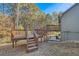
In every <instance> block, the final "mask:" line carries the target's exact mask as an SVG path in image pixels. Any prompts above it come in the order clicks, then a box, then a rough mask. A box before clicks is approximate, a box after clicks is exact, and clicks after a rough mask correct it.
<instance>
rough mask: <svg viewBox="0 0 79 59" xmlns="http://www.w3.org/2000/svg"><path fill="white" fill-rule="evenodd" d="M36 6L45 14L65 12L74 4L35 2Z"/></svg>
mask: <svg viewBox="0 0 79 59" xmlns="http://www.w3.org/2000/svg"><path fill="white" fill-rule="evenodd" d="M35 5H36V6H37V7H39V8H40V10H42V11H43V12H45V13H46V14H51V13H53V12H65V11H66V10H67V9H69V8H70V7H71V6H73V5H74V4H71V3H36V4H35Z"/></svg>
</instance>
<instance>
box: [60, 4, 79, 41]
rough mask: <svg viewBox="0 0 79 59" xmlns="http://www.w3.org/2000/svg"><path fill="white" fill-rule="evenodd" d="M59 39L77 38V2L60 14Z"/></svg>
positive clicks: (78, 14) (78, 15) (78, 11)
mask: <svg viewBox="0 0 79 59" xmlns="http://www.w3.org/2000/svg"><path fill="white" fill-rule="evenodd" d="M61 39H62V40H79V4H77V5H75V6H74V7H73V8H72V9H70V10H69V11H68V12H66V13H65V14H64V15H63V16H62V19H61Z"/></svg>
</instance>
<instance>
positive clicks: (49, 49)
mask: <svg viewBox="0 0 79 59" xmlns="http://www.w3.org/2000/svg"><path fill="white" fill-rule="evenodd" d="M18 43H19V42H18ZM0 56H79V43H78V42H77V43H74V42H57V41H48V42H43V43H39V48H38V50H35V51H32V52H29V53H27V52H26V44H18V45H17V46H16V47H15V48H12V45H11V43H8V44H2V45H0Z"/></svg>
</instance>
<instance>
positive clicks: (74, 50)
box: [51, 42, 79, 56]
mask: <svg viewBox="0 0 79 59" xmlns="http://www.w3.org/2000/svg"><path fill="white" fill-rule="evenodd" d="M51 52H52V53H51V55H58V56H60V55H61V56H72V55H73V56H76V55H77V56H79V43H76V42H64V43H58V44H54V45H52V48H51Z"/></svg>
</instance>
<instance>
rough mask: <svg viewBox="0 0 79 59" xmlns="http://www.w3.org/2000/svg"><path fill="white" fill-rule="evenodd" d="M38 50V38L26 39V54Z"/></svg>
mask: <svg viewBox="0 0 79 59" xmlns="http://www.w3.org/2000/svg"><path fill="white" fill-rule="evenodd" d="M37 49H38V38H36V36H35V35H34V37H33V38H28V39H27V52H31V51H34V50H37Z"/></svg>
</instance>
